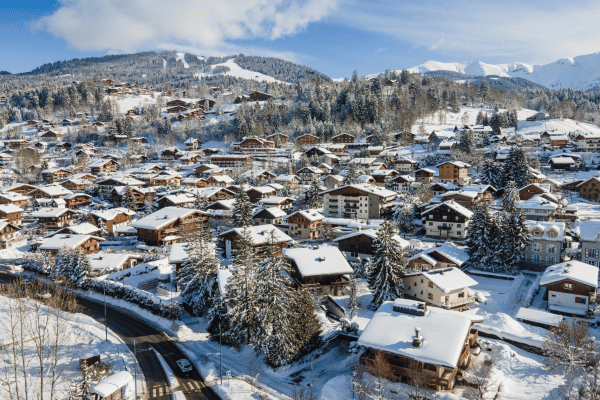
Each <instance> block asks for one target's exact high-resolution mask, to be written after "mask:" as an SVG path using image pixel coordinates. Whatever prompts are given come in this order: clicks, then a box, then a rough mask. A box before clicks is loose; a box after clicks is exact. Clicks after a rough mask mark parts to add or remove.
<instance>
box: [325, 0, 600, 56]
mask: <svg viewBox="0 0 600 400" xmlns="http://www.w3.org/2000/svg"><path fill="white" fill-rule="evenodd" d="M357 15H358V16H360V17H359V18H357ZM598 15H600V2H598V1H592V0H581V1H577V2H564V1H558V0H547V1H543V2H540V1H526V0H503V1H480V0H447V1H439V2H429V1H425V2H424V1H422V0H404V1H401V2H400V1H397V0H376V1H373V2H364V1H358V0H348V3H347V6H346V7H342V8H341V9H340V11H339V12H338V13H336V15H335V17H334V21H335V22H337V23H340V24H344V25H348V26H352V27H354V28H358V29H361V30H365V31H370V32H375V33H382V34H386V35H389V36H392V37H397V38H400V39H402V40H404V41H406V42H409V43H413V44H414V45H416V46H418V47H422V48H424V49H427V50H430V51H434V52H436V53H441V54H443V55H445V56H446V57H447V58H454V59H455V60H456V61H458V60H468V59H481V58H500V57H501V58H502V59H503V60H505V61H507V62H508V61H523V62H537V63H542V62H544V63H545V62H551V61H555V60H556V59H557V58H563V57H572V56H577V55H581V54H588V53H593V52H598V51H600V34H599V33H598V28H597V26H598V24H597V19H598ZM510 58H512V59H510ZM497 61H498V60H497ZM497 61H496V62H497Z"/></svg>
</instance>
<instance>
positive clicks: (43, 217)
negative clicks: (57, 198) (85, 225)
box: [31, 208, 77, 229]
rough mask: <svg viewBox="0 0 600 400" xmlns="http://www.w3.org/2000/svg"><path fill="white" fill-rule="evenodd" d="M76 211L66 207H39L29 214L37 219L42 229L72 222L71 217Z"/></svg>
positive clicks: (61, 226) (63, 225)
mask: <svg viewBox="0 0 600 400" xmlns="http://www.w3.org/2000/svg"><path fill="white" fill-rule="evenodd" d="M75 215H77V213H76V212H75V211H73V210H70V209H68V208H40V209H39V210H37V211H35V212H33V213H32V214H31V216H32V217H33V218H35V219H37V221H38V225H39V226H40V227H41V228H43V229H59V228H64V227H65V226H70V225H72V224H73V217H74V216H75Z"/></svg>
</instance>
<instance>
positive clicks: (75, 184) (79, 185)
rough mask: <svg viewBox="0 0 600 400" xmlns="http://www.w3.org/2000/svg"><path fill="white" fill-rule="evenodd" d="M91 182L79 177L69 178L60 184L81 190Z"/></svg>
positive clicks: (67, 187) (66, 187)
mask: <svg viewBox="0 0 600 400" xmlns="http://www.w3.org/2000/svg"><path fill="white" fill-rule="evenodd" d="M91 185H92V182H90V181H88V180H86V179H81V178H69V179H66V180H64V181H63V182H61V183H60V186H62V187H64V188H65V189H69V190H71V191H73V190H76V191H83V190H86V189H87V188H89V187H90V186H91Z"/></svg>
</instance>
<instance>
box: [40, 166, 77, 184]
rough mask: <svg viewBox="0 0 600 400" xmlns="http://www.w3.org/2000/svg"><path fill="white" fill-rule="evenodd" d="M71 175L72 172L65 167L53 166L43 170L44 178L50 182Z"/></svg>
mask: <svg viewBox="0 0 600 400" xmlns="http://www.w3.org/2000/svg"><path fill="white" fill-rule="evenodd" d="M69 175H71V172H69V171H67V170H66V169H64V168H51V169H45V170H43V171H42V179H43V180H44V182H46V183H48V184H51V183H54V182H58V181H62V180H65V179H67V177H68V176H69Z"/></svg>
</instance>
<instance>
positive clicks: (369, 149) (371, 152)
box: [367, 146, 383, 157]
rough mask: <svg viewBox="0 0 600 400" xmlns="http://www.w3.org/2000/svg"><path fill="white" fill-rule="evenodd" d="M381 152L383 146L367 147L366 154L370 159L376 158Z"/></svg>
mask: <svg viewBox="0 0 600 400" xmlns="http://www.w3.org/2000/svg"><path fill="white" fill-rule="evenodd" d="M382 151H383V146H369V147H367V152H368V153H369V156H370V157H373V156H378V155H379V154H380V153H381V152H382Z"/></svg>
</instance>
